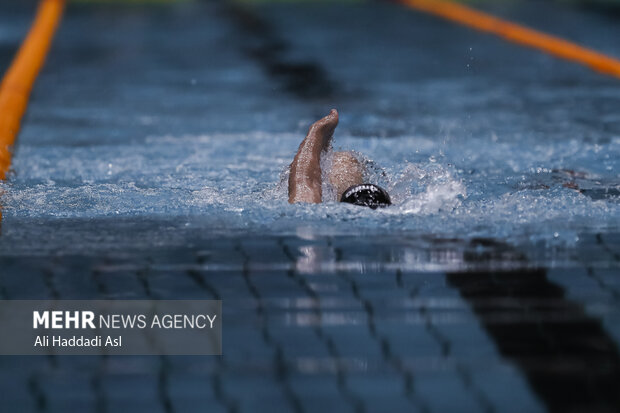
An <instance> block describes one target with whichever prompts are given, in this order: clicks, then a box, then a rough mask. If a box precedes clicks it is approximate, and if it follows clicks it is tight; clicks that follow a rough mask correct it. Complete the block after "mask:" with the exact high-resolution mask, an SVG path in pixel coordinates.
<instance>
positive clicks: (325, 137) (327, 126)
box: [288, 109, 338, 204]
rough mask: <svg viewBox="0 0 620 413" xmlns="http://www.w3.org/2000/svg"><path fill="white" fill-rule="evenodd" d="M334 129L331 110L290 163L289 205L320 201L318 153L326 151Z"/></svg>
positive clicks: (335, 116)
mask: <svg viewBox="0 0 620 413" xmlns="http://www.w3.org/2000/svg"><path fill="white" fill-rule="evenodd" d="M336 126H338V112H337V111H336V109H332V110H331V112H330V113H329V115H327V116H325V117H324V118H323V119H320V120H318V121H316V122H315V123H314V124H312V126H310V129H309V130H308V134H307V135H306V138H305V139H304V140H303V141H302V142H301V144H300V145H299V149H298V150H297V154H296V155H295V158H294V159H293V162H292V163H291V173H290V175H289V178H288V202H289V203H291V204H292V203H296V202H309V203H315V204H318V203H320V202H321V199H322V192H321V153H322V152H323V151H326V150H327V149H328V148H329V144H330V142H331V139H332V136H333V135H334V130H336Z"/></svg>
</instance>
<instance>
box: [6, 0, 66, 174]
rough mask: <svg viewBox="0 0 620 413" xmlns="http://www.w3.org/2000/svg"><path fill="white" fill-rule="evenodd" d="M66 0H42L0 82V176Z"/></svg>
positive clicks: (9, 158) (9, 154) (9, 160)
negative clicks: (26, 33) (28, 29)
mask: <svg viewBox="0 0 620 413" xmlns="http://www.w3.org/2000/svg"><path fill="white" fill-rule="evenodd" d="M64 6H65V0H41V2H40V3H39V7H38V10H37V15H36V17H35V20H34V22H33V24H32V27H31V28H30V31H29V32H28V35H27V36H26V38H25V39H24V41H23V43H22V45H21V47H20V48H19V51H18V52H17V55H16V56H15V58H14V60H13V62H12V64H11V66H10V67H9V69H8V70H7V72H6V74H5V76H4V78H3V79H2V83H1V84H0V179H5V178H6V174H7V172H8V170H9V167H10V166H11V150H12V146H13V143H14V142H15V138H16V136H17V133H18V132H19V126H20V123H21V119H22V116H23V114H24V112H25V111H26V106H27V105H28V97H29V96H30V91H31V90H32V86H33V85H34V81H35V80H36V78H37V75H38V74H39V70H40V69H41V66H43V61H44V60H45V56H46V55H47V52H48V50H49V48H50V45H51V43H52V38H53V37H54V33H55V31H56V28H57V27H58V23H59V22H60V18H61V17H62V12H63V9H64Z"/></svg>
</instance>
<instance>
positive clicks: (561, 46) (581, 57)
mask: <svg viewBox="0 0 620 413" xmlns="http://www.w3.org/2000/svg"><path fill="white" fill-rule="evenodd" d="M396 1H397V2H398V3H401V4H404V5H406V6H408V7H410V8H412V9H416V10H418V11H421V12H425V13H429V14H432V15H435V16H439V17H442V18H444V19H447V20H451V21H453V22H456V23H460V24H463V25H465V26H468V27H471V28H474V29H477V30H480V31H483V32H487V33H492V34H495V35H497V36H499V37H502V38H504V39H506V40H508V41H510V42H513V43H517V44H520V45H523V46H527V47H531V48H534V49H538V50H540V51H543V52H545V53H548V54H550V55H553V56H556V57H559V58H562V59H566V60H570V61H573V62H576V63H579V64H581V65H584V66H587V67H590V68H591V69H593V70H595V71H597V72H600V73H604V74H607V75H610V76H613V77H616V78H619V79H620V60H618V59H615V58H613V57H611V56H607V55H605V54H603V53H599V52H596V51H594V50H591V49H588V48H586V47H583V46H580V45H578V44H576V43H573V42H570V41H568V40H565V39H562V38H560V37H556V36H553V35H550V34H547V33H543V32H540V31H538V30H534V29H531V28H528V27H525V26H522V25H520V24H517V23H514V22H511V21H509V20H504V19H501V18H499V17H495V16H493V15H490V14H487V13H484V12H481V11H478V10H475V9H472V8H470V7H468V6H464V5H462V4H457V3H453V2H451V1H446V0H396Z"/></svg>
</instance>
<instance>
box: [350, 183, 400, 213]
mask: <svg viewBox="0 0 620 413" xmlns="http://www.w3.org/2000/svg"><path fill="white" fill-rule="evenodd" d="M340 202H348V203H349V204H353V205H360V206H367V207H369V208H372V209H377V208H383V207H386V206H388V205H392V201H391V200H390V195H388V193H387V191H386V190H385V189H383V188H381V187H380V186H377V185H374V184H362V185H353V186H352V187H350V188H349V189H347V190H346V191H344V193H343V194H342V198H340Z"/></svg>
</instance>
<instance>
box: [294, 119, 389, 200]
mask: <svg viewBox="0 0 620 413" xmlns="http://www.w3.org/2000/svg"><path fill="white" fill-rule="evenodd" d="M336 126H338V111H336V109H332V110H331V112H330V113H329V115H327V116H325V117H324V118H323V119H320V120H318V121H316V122H315V123H313V124H312V126H310V129H309V130H308V134H307V135H306V138H305V139H304V140H303V141H302V142H301V144H300V145H299V149H298V150H297V154H296V155H295V158H294V159H293V162H292V163H291V167H290V175H289V179H288V202H289V203H291V204H293V203H298V202H307V203H314V204H318V203H320V202H322V200H323V194H322V184H323V178H322V177H323V174H322V171H321V154H323V153H327V151H328V150H329V148H330V144H331V140H332V137H333V135H334V131H335V130H336ZM364 172H365V171H364V167H363V166H362V164H361V163H360V162H359V161H358V160H357V158H356V157H355V156H353V155H352V154H351V153H349V152H334V153H333V157H332V167H331V169H330V171H329V173H328V177H327V179H328V180H329V184H330V185H331V186H332V187H333V188H334V190H335V192H336V194H337V196H338V199H339V200H340V202H347V203H350V204H354V205H361V206H367V207H370V208H372V209H376V208H379V207H386V206H388V205H391V204H392V203H391V201H390V196H389V195H388V193H387V192H386V191H385V190H384V189H383V188H381V187H379V186H378V185H374V184H371V183H364V182H363V176H364Z"/></svg>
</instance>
